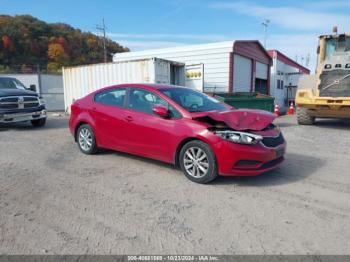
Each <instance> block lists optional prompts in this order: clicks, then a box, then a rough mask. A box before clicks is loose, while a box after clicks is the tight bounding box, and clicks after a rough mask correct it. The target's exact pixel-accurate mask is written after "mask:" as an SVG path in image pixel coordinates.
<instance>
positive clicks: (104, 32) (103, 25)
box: [96, 18, 107, 63]
mask: <svg viewBox="0 0 350 262" xmlns="http://www.w3.org/2000/svg"><path fill="white" fill-rule="evenodd" d="M96 29H97V30H99V31H101V32H102V35H103V40H102V45H103V59H104V62H105V63H107V47H106V29H107V27H106V26H105V19H104V18H103V19H102V26H99V25H97V26H96Z"/></svg>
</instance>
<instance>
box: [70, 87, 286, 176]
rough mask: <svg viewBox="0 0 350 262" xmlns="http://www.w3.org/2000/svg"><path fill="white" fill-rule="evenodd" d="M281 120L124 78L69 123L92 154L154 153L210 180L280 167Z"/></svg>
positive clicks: (84, 102) (84, 103)
mask: <svg viewBox="0 0 350 262" xmlns="http://www.w3.org/2000/svg"><path fill="white" fill-rule="evenodd" d="M274 119H275V116H274V115H273V114H271V113H269V112H266V111H260V110H249V109H235V108H232V107H231V106H229V105H227V104H224V103H222V102H220V101H218V100H216V99H215V98H213V97H211V96H208V95H205V94H203V93H201V92H198V91H195V90H192V89H189V88H185V87H178V86H168V85H156V84H123V85H116V86H110V87H107V88H103V89H100V90H98V91H95V92H93V93H91V94H89V95H87V96H86V97H84V98H82V99H79V100H77V101H75V103H74V104H73V105H72V107H71V117H70V121H69V127H70V131H71V133H72V134H73V136H74V138H75V141H76V142H77V143H78V146H79V148H80V150H81V151H82V152H83V153H85V154H94V153H96V152H97V151H98V148H108V149H113V150H117V151H123V152H127V153H130V154H135V155H140V156H144V157H148V158H153V159H157V160H160V161H164V162H168V163H173V164H175V165H177V166H180V167H181V169H182V171H183V173H184V174H185V175H186V177H188V178H189V179H190V180H192V181H194V182H197V183H207V182H210V181H212V180H213V179H215V178H216V177H217V176H218V175H223V176H252V175H258V174H260V173H263V172H266V171H269V170H272V169H274V168H276V167H277V166H278V165H279V164H280V163H281V162H282V161H283V155H284V152H285V147H286V142H285V140H284V138H283V136H282V133H281V131H280V130H279V128H278V127H276V126H275V125H274V124H273V123H272V122H273V120H274Z"/></svg>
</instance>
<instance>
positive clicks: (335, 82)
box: [322, 74, 350, 90]
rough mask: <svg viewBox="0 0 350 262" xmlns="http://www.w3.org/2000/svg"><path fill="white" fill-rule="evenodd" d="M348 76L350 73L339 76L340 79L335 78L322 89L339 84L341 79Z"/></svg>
mask: <svg viewBox="0 0 350 262" xmlns="http://www.w3.org/2000/svg"><path fill="white" fill-rule="evenodd" d="M348 76H350V74H347V75H345V76H343V77H342V78H339V79H336V80H334V82H333V83H331V84H329V85H326V86H325V87H324V88H322V90H326V89H327V88H329V87H331V86H334V85H337V84H339V83H340V81H343V80H344V79H345V78H347V77H348Z"/></svg>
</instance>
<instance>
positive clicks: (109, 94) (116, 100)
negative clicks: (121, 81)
mask: <svg viewBox="0 0 350 262" xmlns="http://www.w3.org/2000/svg"><path fill="white" fill-rule="evenodd" d="M125 94H126V90H125V89H124V88H118V89H112V90H107V91H104V92H101V93H98V94H96V95H95V102H96V103H99V104H104V105H110V106H116V107H123V106H124V101H125Z"/></svg>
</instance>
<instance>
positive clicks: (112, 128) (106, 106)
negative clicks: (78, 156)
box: [91, 88, 127, 151]
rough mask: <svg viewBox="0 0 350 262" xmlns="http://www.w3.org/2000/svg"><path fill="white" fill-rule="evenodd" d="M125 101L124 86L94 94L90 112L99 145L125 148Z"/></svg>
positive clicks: (117, 148)
mask: <svg viewBox="0 0 350 262" xmlns="http://www.w3.org/2000/svg"><path fill="white" fill-rule="evenodd" d="M125 102H126V88H115V89H108V90H105V91H102V92H100V93H97V94H96V95H95V97H94V105H93V107H92V109H91V114H92V115H93V118H94V120H95V130H94V132H95V134H96V139H97V143H98V145H99V146H101V147H105V148H111V149H116V150H122V151H124V150H125V149H126V148H127V141H126V133H127V129H126V128H127V126H126V125H125V124H126V121H125V113H126V109H125Z"/></svg>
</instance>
